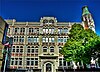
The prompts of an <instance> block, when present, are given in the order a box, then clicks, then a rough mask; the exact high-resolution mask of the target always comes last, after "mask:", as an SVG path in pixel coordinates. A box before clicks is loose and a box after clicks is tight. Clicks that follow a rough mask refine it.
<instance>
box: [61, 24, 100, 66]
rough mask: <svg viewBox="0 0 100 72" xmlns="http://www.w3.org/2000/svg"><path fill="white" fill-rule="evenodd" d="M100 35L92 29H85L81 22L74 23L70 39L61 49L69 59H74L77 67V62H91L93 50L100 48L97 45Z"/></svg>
mask: <svg viewBox="0 0 100 72" xmlns="http://www.w3.org/2000/svg"><path fill="white" fill-rule="evenodd" d="M99 42H100V37H99V36H97V35H96V33H94V32H93V31H92V30H90V29H88V30H84V28H83V26H82V25H80V24H74V25H72V28H71V30H70V34H69V39H68V40H67V42H66V43H65V45H64V47H63V48H62V50H61V53H62V54H63V55H64V57H65V59H66V60H67V61H72V63H73V67H74V68H75V66H76V63H77V62H83V63H84V64H89V63H90V60H91V56H92V52H93V51H94V52H95V51H97V50H100V49H98V48H97V47H96V46H97V44H98V45H99V44H100V43H99ZM95 48H97V50H95Z"/></svg>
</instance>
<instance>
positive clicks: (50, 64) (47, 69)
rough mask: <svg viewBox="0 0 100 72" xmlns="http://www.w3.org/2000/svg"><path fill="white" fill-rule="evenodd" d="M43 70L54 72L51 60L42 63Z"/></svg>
mask: <svg viewBox="0 0 100 72" xmlns="http://www.w3.org/2000/svg"><path fill="white" fill-rule="evenodd" d="M43 72H54V71H53V64H52V63H51V62H46V63H45V64H44V71H43Z"/></svg>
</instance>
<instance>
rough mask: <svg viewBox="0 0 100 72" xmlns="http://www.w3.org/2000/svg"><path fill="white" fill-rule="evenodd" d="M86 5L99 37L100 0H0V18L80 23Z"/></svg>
mask: <svg viewBox="0 0 100 72" xmlns="http://www.w3.org/2000/svg"><path fill="white" fill-rule="evenodd" d="M84 5H87V6H88V7H89V11H90V12H91V14H92V16H93V19H94V21H95V26H96V33H97V34H98V35H100V29H99V28H100V0H0V16H2V17H3V18H4V19H16V20H17V21H39V20H40V18H41V17H43V16H53V17H56V18H57V20H58V21H64V22H81V16H82V7H83V6H84Z"/></svg>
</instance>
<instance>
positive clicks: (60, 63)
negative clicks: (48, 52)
mask: <svg viewBox="0 0 100 72" xmlns="http://www.w3.org/2000/svg"><path fill="white" fill-rule="evenodd" d="M59 66H62V58H60V59H59Z"/></svg>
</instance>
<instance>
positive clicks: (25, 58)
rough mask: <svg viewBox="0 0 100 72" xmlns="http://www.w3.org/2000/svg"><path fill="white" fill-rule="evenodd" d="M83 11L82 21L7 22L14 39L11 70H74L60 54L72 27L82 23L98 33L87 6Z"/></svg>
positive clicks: (50, 71)
mask: <svg viewBox="0 0 100 72" xmlns="http://www.w3.org/2000/svg"><path fill="white" fill-rule="evenodd" d="M82 11H83V13H82V22H58V21H57V19H56V18H55V17H42V18H41V19H40V22H17V21H16V20H15V19H13V20H6V22H7V23H8V24H9V29H8V36H9V37H13V46H12V52H11V61H10V69H29V70H30V72H31V71H32V70H33V71H36V70H37V71H36V72H38V71H40V72H57V71H58V70H59V69H60V68H72V65H71V62H66V61H65V60H64V57H63V55H61V54H60V53H59V51H60V49H61V47H62V46H63V45H64V44H65V42H66V41H67V39H68V33H69V30H70V29H71V26H72V25H73V24H75V23H76V24H81V25H83V26H84V28H85V29H88V28H90V29H92V30H93V31H95V26H94V21H93V19H92V16H91V13H90V12H89V11H88V8H87V6H84V7H83V8H82ZM81 66H82V64H80V67H81Z"/></svg>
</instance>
